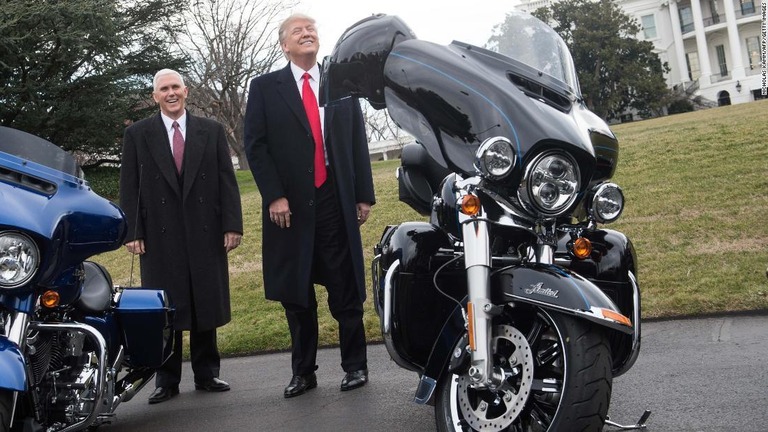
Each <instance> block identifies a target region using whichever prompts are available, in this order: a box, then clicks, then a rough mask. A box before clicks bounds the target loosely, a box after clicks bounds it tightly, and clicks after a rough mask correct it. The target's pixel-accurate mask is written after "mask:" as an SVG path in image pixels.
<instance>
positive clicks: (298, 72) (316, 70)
mask: <svg viewBox="0 0 768 432" xmlns="http://www.w3.org/2000/svg"><path fill="white" fill-rule="evenodd" d="M305 72H309V75H310V76H311V77H312V79H313V80H315V82H320V66H318V65H317V63H315V65H314V66H312V69H310V70H308V71H305V70H304V69H302V68H300V67H298V66H296V65H295V64H293V62H291V73H293V78H294V79H295V80H296V82H300V81H301V79H302V77H303V76H304V73H305Z"/></svg>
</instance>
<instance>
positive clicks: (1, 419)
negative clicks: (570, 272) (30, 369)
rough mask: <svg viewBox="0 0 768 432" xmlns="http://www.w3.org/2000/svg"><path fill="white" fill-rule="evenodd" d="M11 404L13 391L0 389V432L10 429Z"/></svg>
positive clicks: (6, 431)
mask: <svg viewBox="0 0 768 432" xmlns="http://www.w3.org/2000/svg"><path fill="white" fill-rule="evenodd" d="M12 405H13V392H12V391H10V390H5V389H2V390H0V432H9V431H10V430H11V414H12V413H11V408H12Z"/></svg>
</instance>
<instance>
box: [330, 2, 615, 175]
mask: <svg viewBox="0 0 768 432" xmlns="http://www.w3.org/2000/svg"><path fill="white" fill-rule="evenodd" d="M516 19H519V23H520V25H519V26H517V28H518V29H519V31H517V32H509V34H507V35H505V38H504V39H503V40H500V41H498V42H497V44H496V46H492V47H490V48H491V49H485V48H480V47H477V46H472V45H468V44H465V43H461V42H453V43H452V44H450V45H448V46H443V45H437V44H434V43H431V42H426V41H422V40H418V39H415V37H413V33H412V32H410V30H409V29H408V27H407V26H405V25H404V24H402V22H401V21H399V19H397V18H396V17H388V16H382V15H378V16H374V17H370V18H368V19H366V20H363V21H361V22H360V23H358V24H356V25H353V26H352V27H350V29H348V30H347V32H346V33H345V34H344V35H343V36H342V37H341V39H340V40H339V42H338V43H337V44H336V46H335V48H334V51H333V53H332V55H331V56H330V57H329V58H328V59H326V62H325V63H324V66H323V67H324V74H323V79H322V87H323V94H324V96H325V97H324V102H326V103H333V101H334V100H337V99H341V98H344V97H349V96H352V97H363V98H365V99H366V100H368V101H369V102H370V103H371V104H372V105H373V106H374V107H375V108H382V107H384V106H386V107H387V109H388V110H389V114H390V116H391V117H392V118H393V119H394V120H395V122H396V123H397V124H398V126H400V127H401V128H403V129H404V130H406V131H407V132H409V133H410V134H412V135H413V136H414V138H416V140H417V141H418V142H419V143H420V144H421V145H423V146H424V147H425V148H426V149H427V151H428V153H429V154H430V156H431V157H432V158H434V160H435V161H436V162H437V163H439V164H440V165H441V166H443V167H445V168H448V169H450V170H452V171H455V172H457V173H460V174H462V175H465V176H466V175H474V174H475V169H474V167H473V161H474V158H475V152H476V151H477V149H478V147H479V146H480V144H481V143H482V142H483V140H485V139H486V138H491V137H495V136H503V137H506V138H507V139H509V140H510V141H512V143H513V145H514V146H515V148H516V151H517V157H518V159H519V161H525V160H526V157H527V156H528V155H530V154H531V153H533V152H535V151H536V150H538V149H539V148H540V147H541V146H549V147H563V148H567V149H568V150H569V151H570V152H571V153H572V154H573V155H574V156H575V157H576V158H577V159H578V162H579V163H580V165H581V168H582V171H583V173H584V180H585V182H584V184H585V185H586V184H588V183H591V182H595V181H599V180H603V179H607V178H610V177H611V176H612V175H613V172H614V170H615V167H616V163H617V161H618V145H617V142H616V138H615V136H614V135H613V133H612V132H611V131H610V129H609V128H608V126H607V125H606V123H605V122H604V121H602V120H601V119H599V118H598V117H597V116H595V115H594V114H592V113H591V112H590V111H589V110H587V109H586V107H585V106H584V104H583V101H582V99H581V95H580V90H579V87H578V80H577V79H576V75H575V72H574V68H573V62H572V59H571V57H570V54H569V53H568V51H567V49H566V48H565V45H564V43H563V42H562V39H560V38H559V36H557V34H556V33H554V31H552V30H551V29H550V28H549V27H547V26H546V25H545V24H543V23H542V22H540V21H538V20H536V19H535V18H531V17H530V16H524V15H520V16H516ZM531 35H534V36H533V37H532V36H531ZM382 66H383V71H381V68H382ZM371 77H373V78H371ZM382 95H383V98H382ZM382 101H383V102H384V103H382ZM522 166H523V164H522V163H518V164H517V175H515V176H510V177H509V181H510V182H514V179H516V178H519V177H520V174H521V172H520V171H521V170H522ZM511 186H512V187H514V186H515V185H511Z"/></svg>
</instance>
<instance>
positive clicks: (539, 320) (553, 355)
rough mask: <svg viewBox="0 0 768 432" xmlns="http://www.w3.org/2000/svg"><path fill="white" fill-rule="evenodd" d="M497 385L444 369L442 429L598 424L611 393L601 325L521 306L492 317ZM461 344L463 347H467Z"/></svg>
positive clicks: (534, 430)
mask: <svg viewBox="0 0 768 432" xmlns="http://www.w3.org/2000/svg"><path fill="white" fill-rule="evenodd" d="M491 346H492V349H493V354H494V357H493V358H494V369H495V370H496V371H501V372H500V373H502V374H503V381H502V384H501V385H500V386H498V387H497V388H494V389H489V388H484V389H478V388H475V387H473V385H472V382H471V380H470V379H469V377H468V376H466V374H462V375H451V374H448V373H446V374H444V376H443V377H441V379H440V381H439V383H438V389H437V395H436V401H435V418H436V422H437V427H438V430H440V431H479V430H504V431H515V432H524V431H525V432H539V431H541V432H543V431H550V432H555V431H572V430H579V431H592V430H594V431H598V430H601V429H602V426H603V423H604V422H605V417H606V414H607V412H608V405H609V403H610V396H611V381H612V377H611V355H610V349H609V345H608V339H607V337H606V335H605V334H604V332H603V331H602V330H601V329H600V328H598V327H596V326H594V325H592V324H589V323H587V322H584V321H582V320H578V319H576V318H574V317H572V316H570V315H564V314H559V313H551V312H546V311H543V310H539V309H534V308H530V309H522V308H516V309H514V310H509V311H507V312H506V313H505V314H504V315H502V316H501V317H500V319H498V320H497V322H495V323H494V326H493V341H492V345H491ZM462 348H463V347H462Z"/></svg>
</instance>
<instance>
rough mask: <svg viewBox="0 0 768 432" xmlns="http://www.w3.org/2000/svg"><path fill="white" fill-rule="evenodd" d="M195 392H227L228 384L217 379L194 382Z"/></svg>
mask: <svg viewBox="0 0 768 432" xmlns="http://www.w3.org/2000/svg"><path fill="white" fill-rule="evenodd" d="M195 390H205V391H207V392H214V393H215V392H224V391H227V390H229V384H227V382H226V381H222V380H220V379H218V378H211V379H209V380H208V381H202V382H195Z"/></svg>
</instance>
